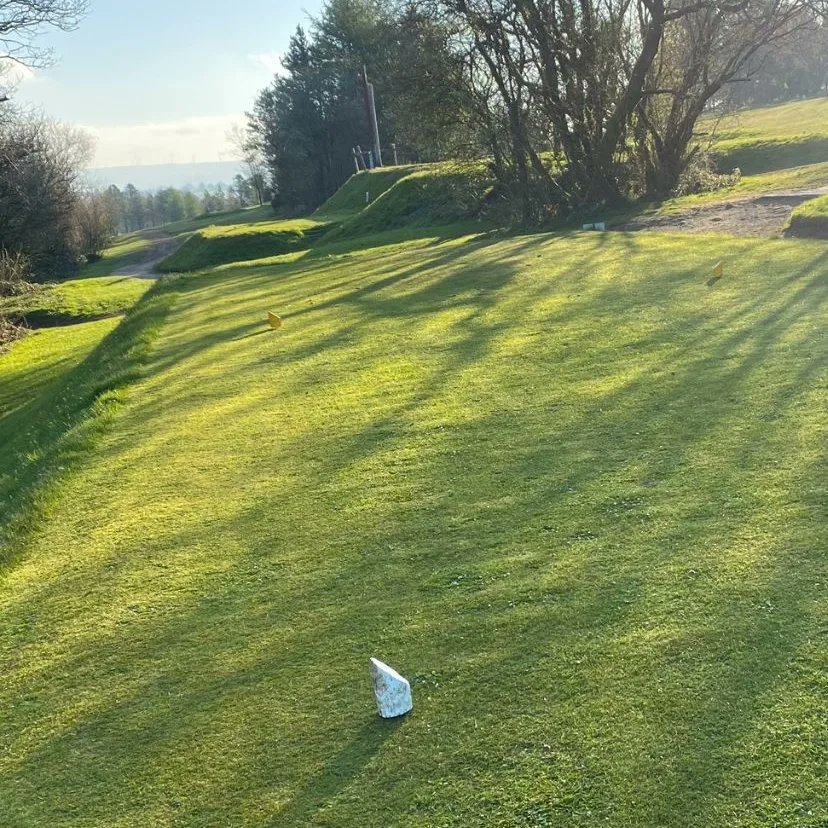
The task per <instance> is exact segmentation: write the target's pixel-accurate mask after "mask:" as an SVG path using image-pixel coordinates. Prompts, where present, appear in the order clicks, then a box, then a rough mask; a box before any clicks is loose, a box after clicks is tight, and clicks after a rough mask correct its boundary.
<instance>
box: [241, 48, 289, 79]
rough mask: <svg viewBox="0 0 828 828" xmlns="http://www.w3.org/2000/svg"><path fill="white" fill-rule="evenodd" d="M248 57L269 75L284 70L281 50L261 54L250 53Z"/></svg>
mask: <svg viewBox="0 0 828 828" xmlns="http://www.w3.org/2000/svg"><path fill="white" fill-rule="evenodd" d="M248 58H249V59H250V60H251V61H252V62H253V63H255V64H256V66H258V67H259V68H261V69H264V70H265V71H266V72H267V73H268V74H269V75H279V74H281V73H282V72H283V71H284V67H283V66H282V55H281V54H280V53H279V52H260V53H259V54H255V55H248Z"/></svg>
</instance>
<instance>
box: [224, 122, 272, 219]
mask: <svg viewBox="0 0 828 828" xmlns="http://www.w3.org/2000/svg"><path fill="white" fill-rule="evenodd" d="M227 140H228V141H229V142H230V145H231V146H232V147H233V150H234V151H235V155H236V158H237V159H238V160H239V161H241V162H242V164H244V169H245V172H246V173H247V176H246V178H247V180H248V181H249V182H250V186H251V187H252V188H253V191H254V192H255V193H256V200H257V201H258V203H259V207H261V206H262V205H263V204H264V202H265V193H266V191H267V164H266V162H265V159H264V155H263V154H262V150H261V146H260V143H259V139H258V136H257V135H256V134H255V133H253V132H252V131H251V130H250V129H243V128H242V127H240V126H238V125H235V126H233V127H232V128H231V129H230V131H229V132H228V133H227Z"/></svg>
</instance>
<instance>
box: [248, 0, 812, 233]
mask: <svg viewBox="0 0 828 828" xmlns="http://www.w3.org/2000/svg"><path fill="white" fill-rule="evenodd" d="M825 9H826V0H423V2H412V3H407V4H402V5H389V4H380V3H378V2H375V0H329V2H328V3H327V5H326V6H325V7H324V9H323V11H322V13H321V16H320V17H319V18H318V19H316V20H313V21H312V22H311V25H310V28H309V30H308V32H305V31H304V30H303V29H299V30H297V32H296V34H295V35H294V37H293V39H292V41H291V44H290V48H289V50H288V52H287V54H286V56H285V59H284V67H285V73H284V74H280V75H278V76H277V77H276V78H275V79H274V81H273V83H272V84H271V85H270V86H269V87H268V88H267V89H265V90H264V91H263V92H262V93H261V94H260V96H259V97H258V99H257V101H256V103H255V106H254V109H253V111H252V113H251V114H250V128H249V132H248V145H249V147H250V148H251V150H252V151H258V152H259V153H260V155H261V158H262V160H263V162H264V165H265V168H266V169H267V171H268V173H269V176H270V179H271V184H272V186H273V188H274V191H275V193H276V198H277V201H278V203H279V204H280V205H281V206H282V207H284V208H287V209H295V210H299V209H308V208H311V207H314V206H316V205H318V204H319V203H320V202H321V201H322V200H323V199H324V198H325V197H327V196H328V195H330V194H331V192H333V191H334V190H335V189H336V187H337V186H339V185H340V184H341V183H342V181H343V180H344V179H345V178H347V177H348V175H350V173H352V172H353V171H354V163H353V158H352V156H351V148H352V147H353V146H354V145H356V144H359V145H362V146H370V145H371V136H370V129H369V122H368V119H367V117H366V114H365V110H364V105H363V90H362V88H361V84H360V81H359V76H360V71H361V68H362V66H363V65H364V66H366V68H367V70H368V74H369V75H370V77H371V78H372V80H373V81H374V83H375V86H376V92H377V101H378V107H379V126H380V132H381V135H382V136H383V143H385V144H386V145H387V144H389V143H391V142H394V143H396V144H397V146H399V147H400V148H401V150H402V151H401V155H402V157H403V159H404V160H407V161H417V160H439V159H443V158H451V157H457V156H487V157H488V158H490V159H491V166H492V171H493V173H494V175H495V177H496V179H497V181H498V184H499V188H500V191H501V194H502V195H503V196H505V197H506V198H507V199H508V201H509V202H510V203H511V204H512V205H513V207H514V209H515V212H516V213H517V215H518V216H519V217H520V218H521V219H522V220H523V221H525V222H532V221H537V220H541V219H543V218H544V216H546V215H548V214H549V212H550V211H554V210H558V209H563V210H568V209H572V208H577V207H579V206H581V205H594V204H596V203H605V202H608V201H612V200H615V199H619V198H623V197H629V196H637V195H648V196H656V197H659V196H664V195H667V194H669V193H670V192H672V191H674V190H675V189H676V187H677V186H679V185H680V182H681V181H682V178H683V176H685V175H686V173H687V172H688V169H689V168H691V167H692V165H693V164H694V163H698V162H699V160H700V154H701V153H702V150H703V147H701V146H700V145H699V144H698V142H697V141H696V140H695V138H694V134H695V127H696V124H697V122H698V119H699V118H700V117H701V116H702V115H703V114H705V112H707V111H709V110H711V109H712V108H714V107H717V106H718V107H721V106H722V105H723V104H725V103H726V102H727V101H728V100H731V101H736V102H746V101H751V102H752V101H761V100H766V99H768V98H770V97H773V98H774V99H777V98H779V97H785V96H787V97H794V96H796V95H801V94H808V93H809V92H810V93H818V92H819V91H821V90H822V89H824V87H825V62H826V54H825V49H824V44H825V42H826V41H825V31H826V29H825V25H824V22H825ZM803 46H807V48H803ZM740 96H741V97H740ZM386 160H387V158H386Z"/></svg>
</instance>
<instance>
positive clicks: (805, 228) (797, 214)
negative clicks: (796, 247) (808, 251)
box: [785, 196, 828, 239]
mask: <svg viewBox="0 0 828 828" xmlns="http://www.w3.org/2000/svg"><path fill="white" fill-rule="evenodd" d="M785 235H786V236H799V237H801V238H814V239H828V196H823V197H822V198H815V199H813V200H811V201H806V202H805V203H804V204H801V205H800V206H799V207H797V208H796V209H795V210H794V211H793V213H791V218H790V221H789V222H788V226H787V227H786V228H785Z"/></svg>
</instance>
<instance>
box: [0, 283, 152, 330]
mask: <svg viewBox="0 0 828 828" xmlns="http://www.w3.org/2000/svg"><path fill="white" fill-rule="evenodd" d="M151 285H152V282H151V281H148V280H147V279H134V278H131V277H129V276H100V277H87V278H81V279H72V280H70V281H66V282H60V283H58V284H55V285H50V286H48V287H44V288H42V289H40V290H38V291H37V292H35V293H30V294H25V295H23V296H12V297H8V298H6V299H0V312H3V313H5V314H6V315H8V316H10V317H12V318H15V317H24V318H25V319H26V321H27V322H28V323H29V324H30V325H32V326H35V327H38V326H46V325H62V324H66V323H69V322H76V321H81V320H88V319H100V318H102V317H105V316H114V315H116V314H120V313H124V311H126V310H127V309H129V308H131V307H132V306H133V305H134V304H135V303H136V302H137V301H138V300H139V299H140V298H141V297H142V296H143V295H144V293H145V292H146V291H147V290H148V289H149V287H150V286H151Z"/></svg>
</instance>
